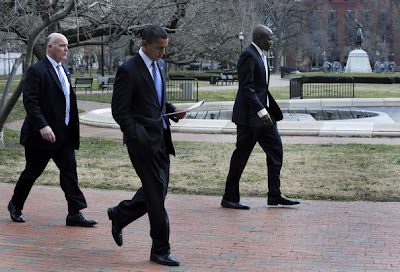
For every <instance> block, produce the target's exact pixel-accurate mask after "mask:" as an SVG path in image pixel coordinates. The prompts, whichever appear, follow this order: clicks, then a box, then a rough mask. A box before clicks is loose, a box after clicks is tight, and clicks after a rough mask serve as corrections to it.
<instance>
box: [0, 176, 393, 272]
mask: <svg viewBox="0 0 400 272" xmlns="http://www.w3.org/2000/svg"><path fill="white" fill-rule="evenodd" d="M13 188H14V184H6V183H0V206H1V207H2V209H1V213H0V253H1V255H0V265H1V268H0V271H201V272H203V271H215V272H217V271H221V272H222V271H224V272H225V271H229V272H242V271H279V272H280V271H296V272H298V271H304V272H306V271H307V272H308V271H327V272H330V271H338V272H339V271H360V272H361V271H400V259H399V258H400V257H399V256H400V243H399V242H400V203H393V202H389V203H379V202H378V203H372V202H330V201H302V203H301V204H300V205H298V206H295V207H287V208H285V207H278V208H276V207H268V206H267V205H266V199H265V198H244V199H243V202H245V203H247V204H249V205H250V206H251V210H248V211H240V210H230V209H224V208H221V207H220V200H221V197H215V196H197V195H175V194H169V195H168V197H167V202H166V204H167V210H168V213H169V218H170V222H171V246H172V253H173V254H174V255H175V256H177V257H178V258H179V259H180V261H181V266H180V267H165V266H160V265H157V264H155V263H152V262H150V261H149V252H150V246H151V240H150V238H149V225H148V218H147V217H146V216H144V217H143V218H141V219H140V220H138V221H136V222H134V223H133V224H131V225H129V226H128V227H127V228H125V229H124V230H123V235H124V245H123V246H122V247H118V246H117V245H116V244H115V243H114V241H113V239H112V236H111V233H110V228H111V224H110V221H109V220H108V217H107V214H106V210H107V208H108V207H110V206H113V205H116V204H117V203H118V202H119V201H120V200H122V199H127V198H130V197H131V196H132V195H133V193H132V192H125V191H111V190H96V189H86V188H84V189H83V191H84V193H85V196H86V198H87V200H88V204H89V208H88V209H85V210H84V213H85V215H86V216H87V217H89V218H93V219H97V220H98V221H99V224H98V225H97V226H96V227H93V228H80V227H67V226H65V217H66V212H67V211H66V208H67V207H66V203H65V200H64V196H63V192H62V191H61V189H60V188H59V187H50V186H39V185H35V186H34V187H33V189H32V192H31V194H30V196H29V198H28V201H27V203H26V207H25V210H24V211H23V212H24V215H25V218H26V220H27V222H26V223H15V222H12V221H11V219H10V217H9V213H8V211H7V204H8V201H9V199H10V197H11V195H12V191H13Z"/></svg>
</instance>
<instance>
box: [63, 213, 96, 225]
mask: <svg viewBox="0 0 400 272" xmlns="http://www.w3.org/2000/svg"><path fill="white" fill-rule="evenodd" d="M96 224H97V221H96V220H89V219H87V218H86V217H85V216H84V215H83V214H82V213H81V212H79V213H78V214H75V215H70V214H68V215H67V226H78V227H92V226H94V225H96Z"/></svg>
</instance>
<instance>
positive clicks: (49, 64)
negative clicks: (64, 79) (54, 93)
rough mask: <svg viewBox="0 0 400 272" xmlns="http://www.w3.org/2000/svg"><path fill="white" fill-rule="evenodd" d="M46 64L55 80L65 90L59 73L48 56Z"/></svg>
mask: <svg viewBox="0 0 400 272" xmlns="http://www.w3.org/2000/svg"><path fill="white" fill-rule="evenodd" d="M46 66H47V69H48V71H49V72H50V74H51V76H52V78H53V79H54V82H55V83H56V84H57V86H58V88H59V89H60V91H61V92H62V91H63V90H62V87H61V82H60V79H59V78H58V76H57V73H56V71H55V70H54V68H53V65H51V62H50V61H49V60H48V59H47V58H46Z"/></svg>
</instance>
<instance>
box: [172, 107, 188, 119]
mask: <svg viewBox="0 0 400 272" xmlns="http://www.w3.org/2000/svg"><path fill="white" fill-rule="evenodd" d="M183 110H185V109H175V111H176V112H179V113H175V114H174V116H175V117H176V118H178V119H183V118H185V117H186V112H180V111H183Z"/></svg>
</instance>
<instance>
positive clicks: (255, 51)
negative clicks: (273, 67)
mask: <svg viewBox="0 0 400 272" xmlns="http://www.w3.org/2000/svg"><path fill="white" fill-rule="evenodd" d="M251 48H252V51H253V55H254V56H255V58H256V59H257V61H258V64H259V65H260V67H261V69H260V72H262V73H263V75H264V78H265V82H267V76H266V75H267V71H266V70H265V64H264V60H263V59H262V57H261V56H260V54H259V53H258V51H257V49H256V48H255V47H254V45H251ZM267 66H268V63H267ZM268 77H269V71H268ZM267 85H269V78H268V84H267Z"/></svg>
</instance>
